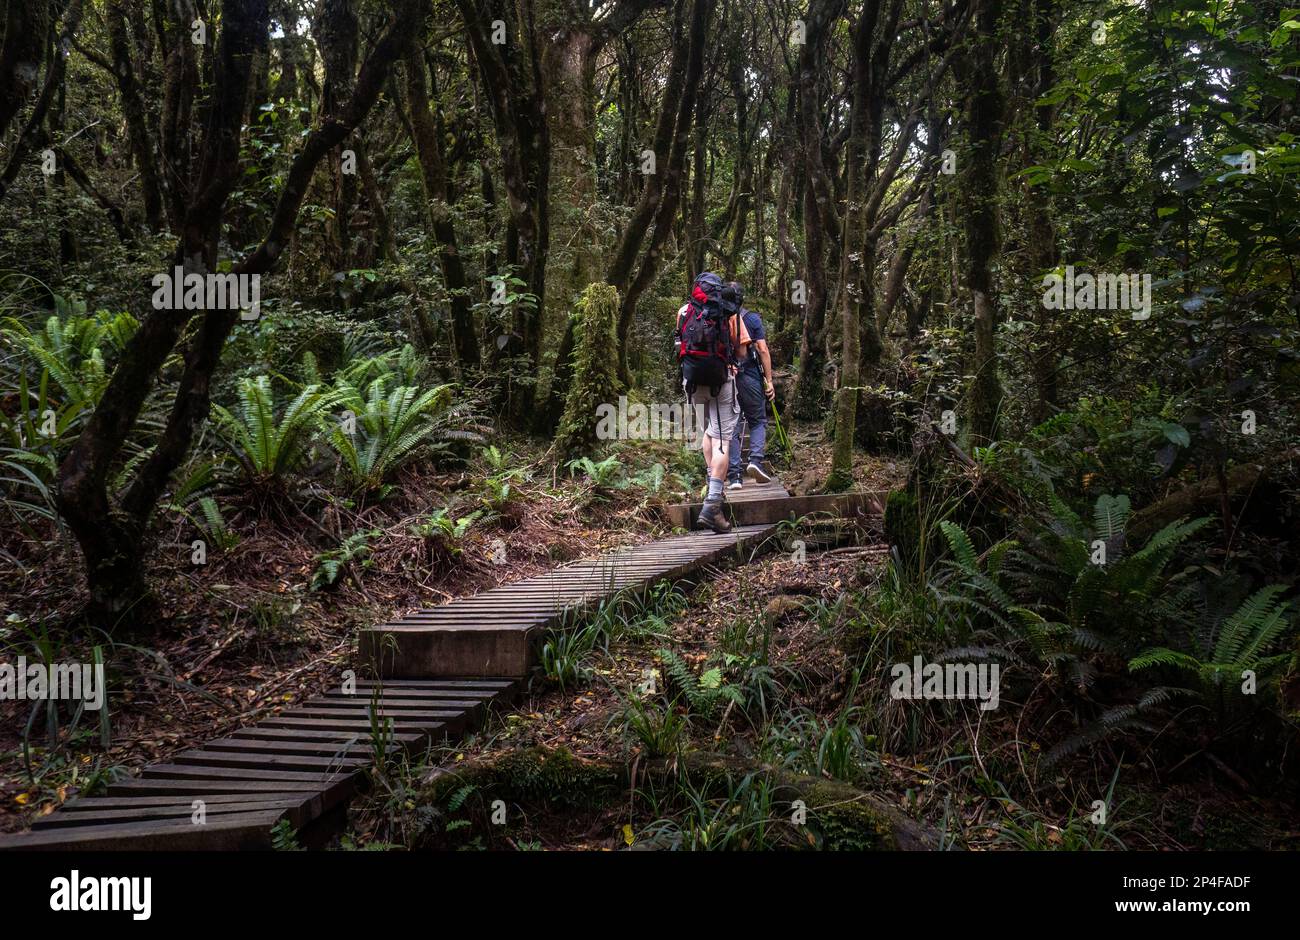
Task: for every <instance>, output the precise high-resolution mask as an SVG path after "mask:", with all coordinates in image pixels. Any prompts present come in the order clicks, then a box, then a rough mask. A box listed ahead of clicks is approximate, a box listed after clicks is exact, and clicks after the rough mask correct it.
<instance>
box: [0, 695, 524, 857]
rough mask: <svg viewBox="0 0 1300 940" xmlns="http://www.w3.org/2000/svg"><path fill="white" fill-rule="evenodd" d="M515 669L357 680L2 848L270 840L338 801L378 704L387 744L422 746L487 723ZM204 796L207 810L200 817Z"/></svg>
mask: <svg viewBox="0 0 1300 940" xmlns="http://www.w3.org/2000/svg"><path fill="white" fill-rule="evenodd" d="M518 686H519V682H518V681H517V680H514V679H456V678H447V679H439V680H436V681H415V680H408V681H401V682H383V683H378V682H375V681H371V680H357V683H356V688H355V690H353V691H352V692H351V694H349V693H346V692H344V691H343V689H341V688H340V689H335V690H334V691H331V692H327V693H325V694H324V695H320V696H317V697H316V698H313V699H309V700H308V701H305V702H303V703H301V704H299V705H296V706H294V707H292V708H287V709H285V710H283V711H281V712H279V713H278V714H276V715H275V716H273V717H270V718H266V719H263V720H262V721H260V722H258V723H257V724H255V725H253V726H251V727H248V728H241V729H239V730H237V731H234V732H231V733H230V734H229V735H227V736H226V737H223V738H218V739H216V740H213V741H209V742H207V743H206V744H204V745H203V746H202V747H199V748H196V749H194V750H191V751H184V752H182V753H180V754H176V755H174V756H173V757H172V758H171V760H170V761H168V762H167V763H164V764H151V765H149V766H147V767H145V768H144V770H143V771H142V772H141V774H140V776H139V777H135V778H132V779H129V780H124V781H121V782H119V783H114V784H110V785H109V786H108V789H107V792H106V793H105V795H104V796H91V797H81V798H78V799H74V800H72V801H70V802H68V803H67V804H65V805H64V806H63V807H61V808H60V809H58V810H57V811H55V812H54V813H51V814H50V815H49V816H43V817H41V818H40V819H38V820H36V821H35V822H34V823H33V824H32V831H31V832H28V833H23V834H20V835H14V836H3V837H0V850H23V849H72V848H80V849H97V850H113V849H180V850H185V849H255V848H268V847H269V846H270V842H271V827H273V826H274V825H275V824H276V823H278V822H279V821H280V820H282V819H286V820H288V821H289V824H290V825H291V826H292V827H293V828H294V829H301V828H302V827H303V826H305V825H307V824H308V823H310V822H312V821H314V820H316V819H318V818H320V817H321V816H322V815H324V814H325V813H327V812H328V811H330V810H332V809H334V808H335V807H336V806H339V805H340V804H341V803H342V802H343V801H345V800H347V799H348V798H349V797H351V796H352V795H353V794H354V793H356V792H357V789H358V787H359V786H361V785H362V784H363V783H364V776H363V773H362V772H363V770H364V769H365V768H366V767H368V766H370V765H371V764H372V763H373V762H374V758H375V754H376V744H378V743H379V742H376V741H375V740H374V738H373V737H372V730H373V726H372V721H371V719H372V715H373V714H374V708H373V707H372V706H373V705H378V717H379V718H380V720H381V721H382V720H383V719H386V718H391V719H392V722H391V725H388V724H387V722H384V727H385V728H386V729H391V730H390V731H388V733H387V736H386V737H383V738H381V740H383V741H386V753H388V754H389V755H392V754H394V753H395V752H397V751H399V750H400V751H406V752H415V753H418V752H419V751H420V750H422V749H423V748H424V747H426V746H427V745H429V744H433V743H438V742H439V741H442V740H445V739H447V738H452V737H455V736H456V735H459V734H461V733H463V732H464V731H466V730H469V729H470V728H471V727H473V726H475V725H477V724H478V723H480V722H481V721H482V720H483V718H484V717H485V715H486V712H487V709H488V708H489V707H491V706H493V705H495V704H498V703H506V702H508V701H510V700H511V699H512V698H513V697H514V693H515V692H516V691H517V689H518ZM199 806H201V807H202V811H203V821H202V822H198V821H197V815H196V809H197V808H198V807H199Z"/></svg>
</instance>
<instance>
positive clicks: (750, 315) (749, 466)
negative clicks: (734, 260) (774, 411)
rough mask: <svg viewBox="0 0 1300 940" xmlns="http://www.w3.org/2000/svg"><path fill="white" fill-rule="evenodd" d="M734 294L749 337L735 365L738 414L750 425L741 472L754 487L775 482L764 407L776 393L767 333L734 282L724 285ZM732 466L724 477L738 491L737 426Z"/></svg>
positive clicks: (731, 487)
mask: <svg viewBox="0 0 1300 940" xmlns="http://www.w3.org/2000/svg"><path fill="white" fill-rule="evenodd" d="M727 286H728V287H730V288H731V289H732V291H733V293H734V294H735V298H736V313H737V315H738V317H739V319H740V322H741V323H742V324H743V325H744V327H745V331H746V333H748V334H749V338H750V344H749V346H748V347H746V349H745V352H744V353H742V355H741V358H740V360H739V362H738V363H737V372H736V394H737V397H738V398H739V399H740V411H741V414H743V415H744V416H745V423H746V424H748V425H749V461H748V463H746V465H745V468H744V473H745V476H747V477H749V478H750V479H751V480H753V481H754V482H755V483H771V482H772V480H773V479H774V478H773V476H772V473H771V472H770V471H769V470H768V468H767V459H766V457H767V403H768V402H769V401H772V400H773V399H775V398H776V389H775V388H774V387H773V385H772V354H771V352H770V351H769V350H768V348H767V332H766V331H765V330H764V329H763V319H762V317H760V316H759V315H758V314H757V313H755V312H754V311H753V310H748V309H746V308H745V307H744V306H743V305H742V302H743V301H744V299H745V293H744V290H743V289H742V288H741V286H740V284H739V283H738V282H736V281H732V282H731V283H729V284H728V285H727ZM729 453H730V459H731V465H730V468H729V471H728V473H727V488H728V489H732V490H738V489H740V487H741V466H740V465H741V446H740V422H739V421H737V422H736V429H735V431H733V432H732V438H731V447H730V450H729Z"/></svg>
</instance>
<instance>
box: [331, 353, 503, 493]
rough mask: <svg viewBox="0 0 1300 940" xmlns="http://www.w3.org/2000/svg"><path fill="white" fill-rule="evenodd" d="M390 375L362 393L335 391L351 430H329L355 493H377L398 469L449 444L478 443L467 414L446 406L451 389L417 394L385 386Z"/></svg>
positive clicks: (342, 386) (342, 387)
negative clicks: (349, 414) (351, 422)
mask: <svg viewBox="0 0 1300 940" xmlns="http://www.w3.org/2000/svg"><path fill="white" fill-rule="evenodd" d="M397 379H398V376H397V375H396V374H395V373H391V372H390V373H384V374H382V375H380V376H378V377H377V378H375V379H373V380H372V381H371V382H370V383H369V385H367V386H366V388H365V389H364V391H363V390H362V389H361V388H358V387H357V386H355V385H351V384H348V381H347V379H346V378H345V379H342V380H340V383H339V385H338V393H339V399H338V403H339V404H340V405H341V406H342V407H344V408H346V409H348V410H349V411H351V412H352V414H353V416H354V418H355V427H352V426H350V425H349V424H348V423H345V422H343V421H338V422H336V424H335V426H334V427H333V428H332V429H331V430H330V433H329V442H330V445H331V446H332V447H333V448H334V450H335V451H336V452H337V453H338V455H339V459H340V464H341V467H342V469H343V471H344V474H345V475H346V476H347V477H348V479H349V480H350V481H351V483H352V484H353V485H354V486H356V487H357V488H358V489H362V490H367V491H374V490H378V489H380V488H381V487H382V486H383V485H384V484H385V483H386V482H387V481H388V480H390V479H392V477H393V476H394V475H395V474H396V473H397V471H398V470H400V469H401V468H402V467H403V466H405V465H406V464H408V463H410V462H411V461H413V460H415V459H417V458H420V457H434V456H437V455H439V454H442V453H445V452H446V451H447V450H448V449H449V446H450V443H451V442H452V441H456V440H481V439H482V438H481V434H480V433H479V430H480V429H479V428H478V427H477V424H476V422H475V421H474V417H473V415H472V413H471V412H470V411H469V409H468V408H466V407H465V406H458V405H455V404H453V402H452V392H453V389H452V386H450V385H438V386H435V387H433V388H430V389H426V390H424V391H421V390H420V389H419V388H417V387H416V386H413V385H396V386H395V387H393V388H392V389H391V390H390V389H389V385H390V384H392V383H393V382H395V381H397Z"/></svg>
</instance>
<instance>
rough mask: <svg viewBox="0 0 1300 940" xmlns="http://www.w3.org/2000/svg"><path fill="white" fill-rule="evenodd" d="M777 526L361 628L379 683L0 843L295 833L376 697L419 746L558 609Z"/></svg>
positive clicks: (533, 645) (477, 715) (218, 745)
mask: <svg viewBox="0 0 1300 940" xmlns="http://www.w3.org/2000/svg"><path fill="white" fill-rule="evenodd" d="M781 492H783V493H784V490H781ZM773 529H774V526H771V525H757V526H748V527H738V528H735V529H733V530H732V531H731V532H729V533H727V534H725V535H717V534H714V533H711V532H700V533H693V534H690V535H683V536H676V537H673V538H668V539H663V540H661V541H657V542H650V543H647V544H644V545H638V546H635V547H632V548H628V549H624V550H620V551H616V552H613V553H611V554H608V555H605V556H602V557H599V558H595V559H591V560H588V561H579V562H575V563H573V564H569V565H565V566H564V567H561V568H558V569H556V570H555V571H552V572H549V573H547V574H544V575H540V576H538V577H535V578H528V579H525V580H522V581H516V582H513V583H510V584H504V585H501V586H500V587H496V588H493V589H491V590H489V591H484V592H483V593H481V594H476V595H474V596H472V597H468V598H462V599H459V600H456V601H452V602H450V603H447V604H443V605H441V606H439V607H433V608H427V609H424V610H421V611H418V612H416V613H413V614H410V615H408V616H406V617H403V618H401V619H399V620H397V621H395V622H393V623H388V624H384V625H381V626H378V627H374V628H371V629H369V630H365V631H363V632H362V634H361V644H360V645H361V654H362V658H363V661H366V662H369V663H370V665H371V666H372V667H375V669H376V672H375V674H377V675H380V676H383V679H381V680H358V681H357V684H356V689H355V690H354V691H353V692H352V694H347V693H345V692H344V690H343V689H335V690H333V691H330V692H326V693H325V694H323V695H319V696H317V697H316V698H313V699H310V700H308V701H305V702H303V703H301V704H299V705H296V706H294V707H291V708H287V709H285V710H283V711H281V712H279V713H277V714H275V715H274V716H272V717H268V718H265V719H263V720H262V721H260V722H258V723H257V724H255V725H252V726H251V727H248V728H242V729H239V730H237V731H234V732H232V733H230V734H228V735H226V736H225V737H222V738H218V739H216V740H213V741H209V742H207V743H206V744H204V745H203V746H202V747H199V748H196V749H194V750H190V751H184V752H182V753H180V754H177V755H175V756H173V757H172V758H171V759H170V760H169V761H168V762H167V763H162V764H151V765H149V766H147V767H145V768H144V769H143V771H142V772H141V774H140V776H139V777H136V778H132V779H129V780H125V781H122V782H120V783H114V784H111V785H110V786H109V787H108V789H107V792H106V794H105V795H103V796H93V797H82V798H79V799H74V800H72V801H70V802H69V803H67V804H66V805H64V806H63V807H61V808H60V809H59V810H57V811H56V812H54V813H52V814H50V815H49V816H45V817H42V818H40V819H38V820H37V821H36V822H35V823H34V824H33V828H32V831H31V832H29V833H23V834H20V835H15V836H4V837H0V850H36V849H74V848H76V849H95V850H111V849H181V850H184V849H209V850H211V849H224V850H230V849H254V848H267V847H269V845H270V841H271V828H272V827H273V826H274V825H276V824H277V823H278V822H280V821H281V820H288V822H289V824H290V825H291V826H292V827H293V828H295V829H300V828H302V827H303V826H305V825H307V824H308V823H310V822H312V821H314V820H316V819H319V818H320V817H321V816H322V815H324V814H325V813H327V812H329V811H330V810H332V809H334V808H335V807H338V806H339V805H340V804H342V803H343V802H344V801H345V800H347V799H348V798H349V797H351V796H352V795H353V794H354V793H356V792H357V790H358V788H359V787H360V786H362V785H363V784H364V782H365V775H364V771H365V769H366V768H367V767H369V766H370V765H371V764H372V763H373V761H374V758H375V743H374V742H373V741H372V730H373V722H372V718H373V717H374V706H375V705H377V706H378V717H379V718H380V719H391V720H392V733H393V736H392V738H391V743H390V745H389V747H390V749H397V748H400V749H403V750H406V751H408V752H418V751H419V750H421V749H422V748H424V747H426V746H427V745H428V744H430V743H436V742H438V741H441V740H446V739H448V738H454V737H455V736H457V735H460V734H462V733H464V732H465V731H467V730H469V729H471V728H472V727H474V726H476V725H478V724H479V723H481V722H482V720H483V718H484V717H485V715H486V712H487V710H488V708H489V707H491V706H493V705H494V704H504V703H507V702H508V701H509V700H510V699H511V698H513V696H514V694H515V692H516V691H517V690H518V688H519V687H520V685H521V680H522V678H523V677H524V676H525V675H527V673H528V671H529V669H530V668H531V667H532V664H533V657H534V654H535V651H536V649H537V647H538V645H539V641H540V639H541V637H542V636H543V635H544V634H545V632H546V631H548V630H551V629H554V628H556V627H560V626H562V625H564V618H565V617H566V616H568V615H571V614H573V613H576V612H580V611H582V610H584V609H586V608H589V607H591V606H592V605H594V604H595V603H597V602H599V601H600V600H602V599H604V598H607V597H612V596H614V595H615V594H617V593H618V592H620V591H640V590H643V589H645V588H647V587H648V586H650V585H651V584H653V583H655V582H658V581H661V580H665V579H677V578H681V577H684V576H686V575H688V574H690V573H691V572H693V571H696V570H698V569H700V568H702V567H703V566H705V565H709V564H713V563H720V562H723V561H727V560H733V559H734V560H744V558H746V557H747V556H748V553H749V552H751V551H753V550H755V549H757V548H758V546H759V545H760V543H761V541H762V539H763V538H764V537H765V536H766V535H767V534H769V533H770V532H771V531H772V530H773ZM467 676H468V677H471V678H465V677H467ZM196 801H197V802H196ZM198 806H202V811H203V821H202V823H199V822H198V821H197V813H196V808H197V807H198Z"/></svg>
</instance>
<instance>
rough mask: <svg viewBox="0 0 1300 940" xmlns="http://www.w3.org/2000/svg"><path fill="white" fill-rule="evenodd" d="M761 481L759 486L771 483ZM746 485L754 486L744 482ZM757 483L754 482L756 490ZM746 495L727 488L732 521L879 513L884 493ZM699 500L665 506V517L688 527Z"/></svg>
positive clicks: (697, 514) (752, 522) (697, 512)
mask: <svg viewBox="0 0 1300 940" xmlns="http://www.w3.org/2000/svg"><path fill="white" fill-rule="evenodd" d="M771 485H772V484H763V485H760V486H771ZM748 486H754V485H753V484H748ZM760 486H755V487H754V488H755V489H756V490H757V489H759V488H760ZM781 493H782V494H783V495H774V496H769V495H761V496H760V495H750V496H748V497H746V496H745V490H744V489H741V490H740V491H739V492H737V491H734V490H733V491H728V492H727V495H726V504H725V505H726V510H727V518H728V519H730V520H731V523H732V524H733V525H740V526H751V525H765V524H766V525H770V524H775V523H778V522H784V521H787V520H797V519H801V518H803V517H804V516H813V515H817V514H823V515H828V516H832V517H835V518H852V517H854V516H859V515H868V516H872V515H879V514H880V513H881V512H883V507H884V505H885V496H886V495H887V494H886V493H883V492H863V493H825V494H819V495H816V496H790V495H788V494H785V491H784V490H782V491H781ZM702 508H704V503H703V502H696V503H678V504H677V505H674V506H669V507H668V508H667V513H668V521H669V522H670V523H671V524H672V525H674V526H679V527H680V528H683V529H689V528H692V527H693V526H694V525H695V522H696V520H698V519H699V518H700V510H701V509H702Z"/></svg>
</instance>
